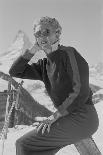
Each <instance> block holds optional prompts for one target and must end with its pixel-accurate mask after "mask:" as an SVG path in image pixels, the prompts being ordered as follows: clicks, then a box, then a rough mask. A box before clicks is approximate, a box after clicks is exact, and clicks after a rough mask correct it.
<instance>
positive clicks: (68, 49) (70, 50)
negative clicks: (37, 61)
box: [60, 45, 88, 64]
mask: <svg viewBox="0 0 103 155" xmlns="http://www.w3.org/2000/svg"><path fill="white" fill-rule="evenodd" d="M60 49H61V50H63V51H65V52H66V53H67V54H68V55H74V56H75V59H76V60H77V61H80V62H81V61H82V62H85V63H87V61H86V59H85V58H84V57H83V56H82V55H81V54H80V53H79V52H78V51H77V49H76V48H74V47H71V46H63V45H61V46H60ZM87 64H88V63H87Z"/></svg>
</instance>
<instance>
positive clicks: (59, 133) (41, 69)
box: [9, 17, 98, 155]
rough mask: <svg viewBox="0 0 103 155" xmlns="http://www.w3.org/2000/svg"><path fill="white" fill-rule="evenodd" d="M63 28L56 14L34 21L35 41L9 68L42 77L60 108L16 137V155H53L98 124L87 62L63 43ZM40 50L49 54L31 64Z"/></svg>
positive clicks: (19, 73) (26, 76)
mask: <svg viewBox="0 0 103 155" xmlns="http://www.w3.org/2000/svg"><path fill="white" fill-rule="evenodd" d="M61 30H62V28H61V26H60V24H59V22H58V21H57V20H56V19H55V18H50V17H42V18H40V19H39V20H38V21H37V22H36V23H35V24H34V36H35V40H36V42H35V45H34V46H33V47H32V48H31V49H26V50H25V51H24V52H23V53H22V54H21V56H19V58H17V60H16V61H15V62H14V63H13V65H12V66H11V68H10V71H9V73H10V75H11V76H14V77H17V78H23V79H32V80H41V81H43V82H44V84H45V87H46V89H47V92H48V95H49V96H50V98H51V100H52V101H53V104H54V106H55V107H56V108H57V111H56V112H55V113H54V114H53V115H51V116H49V117H47V118H46V117H40V118H39V120H38V118H37V119H36V120H37V121H38V122H39V123H38V125H37V127H36V129H34V130H32V131H30V132H29V133H27V134H25V135H24V136H22V137H21V138H20V139H18V140H17V141H16V155H53V154H54V153H55V152H56V151H58V150H59V149H60V148H62V147H63V146H66V145H70V144H73V143H76V142H77V141H80V140H81V139H84V138H86V137H89V136H91V135H92V134H94V133H95V132H96V130H97V128H98V116H97V112H96V110H95V107H94V105H93V103H92V93H91V90H90V88H89V67H88V63H87V62H86V60H85V59H84V58H83V57H82V56H81V55H80V54H79V53H78V52H77V51H76V49H75V48H73V47H65V46H62V45H60V35H61ZM39 50H43V51H44V52H45V53H46V55H47V58H44V59H43V60H41V59H40V60H39V61H38V62H37V63H33V64H32V65H30V64H28V62H29V61H30V59H31V58H32V57H33V56H34V55H35V53H36V52H37V51H39ZM28 104H29V103H28Z"/></svg>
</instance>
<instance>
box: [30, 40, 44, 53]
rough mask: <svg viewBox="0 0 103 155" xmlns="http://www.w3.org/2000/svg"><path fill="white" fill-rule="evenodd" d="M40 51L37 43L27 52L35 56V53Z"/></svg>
mask: <svg viewBox="0 0 103 155" xmlns="http://www.w3.org/2000/svg"><path fill="white" fill-rule="evenodd" d="M40 50H42V49H41V47H40V46H39V45H38V44H37V43H35V44H34V45H33V46H32V47H31V49H30V50H29V52H30V53H31V54H35V53H36V52H37V51H40Z"/></svg>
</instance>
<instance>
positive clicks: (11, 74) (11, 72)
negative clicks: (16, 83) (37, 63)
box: [9, 68, 16, 77]
mask: <svg viewBox="0 0 103 155" xmlns="http://www.w3.org/2000/svg"><path fill="white" fill-rule="evenodd" d="M9 75H10V76H13V77H15V76H16V73H15V71H14V70H13V69H12V68H10V70H9Z"/></svg>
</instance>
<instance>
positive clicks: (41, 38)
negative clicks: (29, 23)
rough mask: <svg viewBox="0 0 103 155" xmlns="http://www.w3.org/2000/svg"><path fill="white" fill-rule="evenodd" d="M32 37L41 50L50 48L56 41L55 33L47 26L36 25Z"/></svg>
mask: <svg viewBox="0 0 103 155" xmlns="http://www.w3.org/2000/svg"><path fill="white" fill-rule="evenodd" d="M34 36H35V38H36V41H37V43H38V44H39V45H40V46H41V47H42V48H43V47H44V48H45V47H48V46H51V45H52V44H54V43H55V42H56V41H58V38H57V35H56V31H55V30H54V29H53V28H52V27H50V26H48V25H38V26H37V27H36V29H35V33H34Z"/></svg>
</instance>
